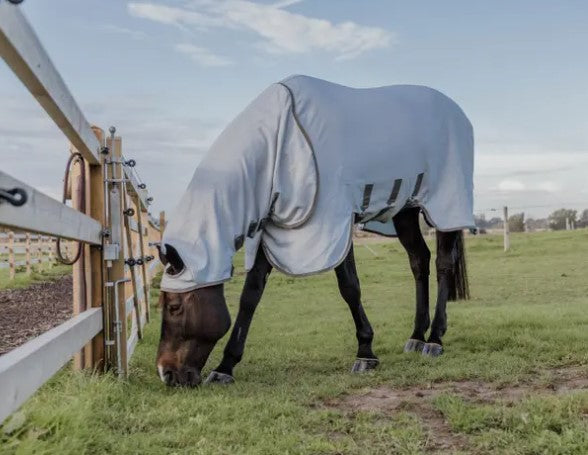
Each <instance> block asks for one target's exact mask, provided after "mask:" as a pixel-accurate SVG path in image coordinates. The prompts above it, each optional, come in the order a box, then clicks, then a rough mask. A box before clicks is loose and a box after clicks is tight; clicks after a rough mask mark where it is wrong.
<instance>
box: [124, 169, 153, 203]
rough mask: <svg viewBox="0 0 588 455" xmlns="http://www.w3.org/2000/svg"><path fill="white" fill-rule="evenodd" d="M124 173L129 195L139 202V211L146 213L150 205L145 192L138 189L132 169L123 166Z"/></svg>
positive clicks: (137, 182)
mask: <svg viewBox="0 0 588 455" xmlns="http://www.w3.org/2000/svg"><path fill="white" fill-rule="evenodd" d="M124 173H125V176H126V178H127V179H128V183H130V186H129V193H130V194H131V196H135V197H137V198H138V199H139V201H141V210H142V211H144V212H147V211H148V210H149V205H150V204H151V202H149V201H148V200H147V199H148V198H149V195H148V192H147V190H146V189H145V190H142V189H141V188H139V185H140V183H139V180H138V179H137V176H136V175H135V173H134V172H133V171H132V168H128V167H127V166H125V167H124Z"/></svg>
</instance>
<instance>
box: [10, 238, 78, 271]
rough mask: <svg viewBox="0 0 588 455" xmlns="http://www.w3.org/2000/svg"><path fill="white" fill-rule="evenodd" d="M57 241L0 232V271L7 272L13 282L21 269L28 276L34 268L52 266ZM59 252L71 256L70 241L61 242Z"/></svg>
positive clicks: (71, 247)
mask: <svg viewBox="0 0 588 455" xmlns="http://www.w3.org/2000/svg"><path fill="white" fill-rule="evenodd" d="M56 243H57V239H56V238H55V237H49V236H46V235H41V234H31V233H28V232H26V233H24V232H23V233H20V232H13V231H7V232H1V233H0V269H8V270H9V275H8V277H9V279H10V280H14V279H15V277H16V274H17V272H18V271H19V270H21V269H22V272H23V273H26V274H27V275H30V274H31V273H32V272H33V269H34V267H35V266H40V265H41V264H43V263H46V264H48V265H49V266H52V265H53V264H54V263H55V260H56V257H55V248H56ZM61 250H62V251H63V252H64V254H65V255H67V256H71V254H72V251H73V250H74V244H73V242H70V241H65V242H62V245H61Z"/></svg>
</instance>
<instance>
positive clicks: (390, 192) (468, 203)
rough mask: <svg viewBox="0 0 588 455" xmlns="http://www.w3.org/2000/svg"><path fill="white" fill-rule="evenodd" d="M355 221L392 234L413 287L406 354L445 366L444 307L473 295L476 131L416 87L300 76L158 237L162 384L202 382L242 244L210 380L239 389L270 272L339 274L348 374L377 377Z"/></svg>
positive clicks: (246, 127) (259, 113) (235, 131)
mask: <svg viewBox="0 0 588 455" xmlns="http://www.w3.org/2000/svg"><path fill="white" fill-rule="evenodd" d="M421 213H422V214H423V216H424V218H425V220H426V221H427V223H428V224H429V225H430V226H432V227H434V228H435V231H436V248H437V258H436V271H437V282H438V292H437V300H436V305H435V313H434V317H433V320H432V321H431V320H430V316H429V275H430V259H431V252H430V251H429V248H428V246H427V244H426V242H425V240H424V238H423V236H422V233H421V229H420V226H419V216H420V214H421ZM356 225H359V226H360V227H361V228H362V229H364V230H366V231H371V232H376V233H378V234H381V235H386V236H394V237H398V239H399V241H400V243H401V244H402V246H403V247H404V249H405V250H406V252H407V254H408V258H409V264H410V268H411V270H412V273H413V276H414V280H415V287H416V313H415V319H414V327H413V331H412V334H411V335H410V337H409V339H408V340H407V342H406V343H405V346H404V351H405V352H407V353H409V352H417V353H421V354H422V355H424V356H427V357H438V356H440V355H441V354H442V353H443V342H442V338H443V336H444V334H445V332H446V330H447V315H446V308H447V302H448V301H451V300H457V299H467V298H469V284H468V275H467V265H466V257H465V251H464V235H463V230H464V229H468V228H469V229H473V228H475V223H474V219H473V130H472V126H471V124H470V122H469V120H468V119H467V117H466V115H465V114H464V113H463V111H462V110H461V108H460V107H459V106H458V105H457V104H456V103H455V102H454V101H453V100H451V99H450V98H448V97H447V96H445V95H443V94H442V93H440V92H438V91H436V90H434V89H431V88H428V87H423V86H411V85H399V86H387V87H378V88H369V89H355V88H350V87H345V86H341V85H338V84H334V83H331V82H327V81H323V80H320V79H316V78H312V77H309V76H292V77H289V78H287V79H284V80H283V81H280V82H278V83H276V84H272V85H271V86H270V87H268V88H267V89H266V90H265V91H264V92H263V93H262V94H261V95H259V96H258V97H257V98H256V99H255V100H253V102H252V103H251V104H250V105H249V106H247V107H246V108H245V110H244V111H243V112H242V113H241V114H239V115H238V116H237V118H236V119H235V120H233V121H232V122H231V123H230V124H229V125H228V127H227V128H226V129H225V130H224V131H223V133H221V135H220V136H219V138H218V139H217V140H216V141H215V142H214V143H213V145H212V146H211V148H210V150H209V152H208V153H207V154H206V156H205V157H204V159H203V160H202V161H201V162H200V164H199V165H198V167H197V169H196V171H195V173H194V177H193V178H192V181H191V182H190V184H189V186H188V189H187V190H186V192H185V193H184V195H183V197H182V199H181V200H180V202H179V204H178V206H177V208H176V210H175V211H174V212H173V213H172V215H171V217H170V220H169V223H168V225H167V226H166V228H165V232H164V235H163V239H162V242H161V245H160V259H161V261H162V263H163V264H164V266H165V271H164V274H163V277H162V281H161V292H160V306H161V308H162V325H161V337H160V342H159V347H158V351H157V359H156V364H157V369H158V373H159V376H160V378H161V380H162V381H163V382H164V383H165V384H167V385H168V386H188V387H194V386H197V385H199V384H201V383H202V377H201V374H202V369H203V368H204V366H205V364H206V362H207V360H208V357H209V355H210V353H211V352H212V350H213V349H214V347H215V345H216V344H217V342H218V341H219V340H220V339H221V338H222V337H223V336H224V335H225V334H226V333H227V332H228V331H229V329H230V327H231V317H230V314H229V312H228V309H227V305H226V301H225V297H224V283H225V282H226V281H227V280H229V279H230V278H231V277H232V274H233V270H234V269H233V265H232V259H233V256H234V255H235V253H236V252H237V251H238V250H239V249H240V248H242V247H243V246H244V247H245V268H246V270H247V274H246V278H245V283H244V286H243V290H242V293H241V298H240V303H239V310H238V313H237V317H236V321H235V324H234V327H233V329H232V332H231V335H230V337H229V340H228V342H227V344H226V346H225V349H224V353H223V357H222V360H221V362H220V364H219V365H218V366H217V367H216V368H215V369H214V370H213V371H212V372H211V373H210V375H209V376H208V378H207V379H206V381H205V383H208V384H214V383H220V384H229V383H232V382H234V380H235V379H234V368H235V367H236V365H237V364H238V363H239V362H240V361H241V359H242V357H243V353H244V349H245V342H246V339H247V334H248V332H249V328H250V325H251V321H252V319H253V316H254V313H255V309H256V308H257V305H258V304H259V302H260V300H261V298H262V295H263V291H264V289H265V286H266V283H267V280H268V278H269V276H270V273H271V271H272V270H273V269H277V270H278V271H280V272H283V273H286V274H288V275H292V276H305V275H310V274H314V273H322V272H326V271H328V270H333V269H334V271H335V274H336V277H337V283H338V287H339V291H340V294H341V296H342V298H343V300H344V301H345V302H346V303H347V305H348V307H349V310H350V312H351V316H352V318H353V321H354V323H355V329H356V338H357V344H358V348H357V354H356V358H355V361H354V363H353V365H352V367H351V371H352V372H353V373H361V372H365V371H368V370H372V369H374V368H376V367H377V366H378V364H379V359H378V357H377V356H376V355H375V354H374V352H373V349H372V341H373V338H374V331H373V329H372V326H371V324H370V322H369V320H368V317H367V315H366V312H365V310H364V308H363V306H362V304H361V289H360V283H359V279H358V275H357V269H356V265H355V258H354V252H353V242H352V236H353V229H354V226H356ZM429 328H430V331H429ZM428 331H429V334H428V336H427V332H428Z"/></svg>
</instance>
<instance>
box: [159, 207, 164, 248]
mask: <svg viewBox="0 0 588 455" xmlns="http://www.w3.org/2000/svg"><path fill="white" fill-rule="evenodd" d="M164 229H165V211H164V210H162V211H161V212H159V240H160V241H161V240H163V231H164Z"/></svg>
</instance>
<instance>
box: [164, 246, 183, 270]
mask: <svg viewBox="0 0 588 455" xmlns="http://www.w3.org/2000/svg"><path fill="white" fill-rule="evenodd" d="M159 257H160V258H162V259H161V262H162V263H163V264H165V265H167V264H169V270H168V273H169V274H170V275H177V274H178V273H180V272H181V271H182V270H184V261H182V258H181V257H180V255H179V254H178V250H176V249H175V248H174V247H173V246H171V245H170V244H169V243H166V244H165V254H163V253H162V252H161V249H160V250H159ZM163 258H165V262H164V259H163Z"/></svg>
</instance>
